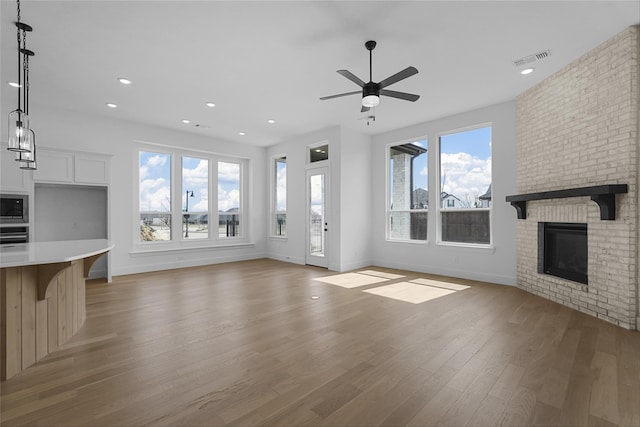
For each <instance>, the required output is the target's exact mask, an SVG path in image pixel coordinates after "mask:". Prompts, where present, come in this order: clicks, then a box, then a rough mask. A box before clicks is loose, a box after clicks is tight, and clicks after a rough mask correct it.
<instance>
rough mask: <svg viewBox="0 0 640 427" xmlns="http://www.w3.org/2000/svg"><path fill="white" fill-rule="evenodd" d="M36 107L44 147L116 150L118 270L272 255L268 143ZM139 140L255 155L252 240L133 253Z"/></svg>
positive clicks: (113, 217)
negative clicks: (267, 226)
mask: <svg viewBox="0 0 640 427" xmlns="http://www.w3.org/2000/svg"><path fill="white" fill-rule="evenodd" d="M3 104H4V103H3ZM4 109H5V108H3V110H4ZM33 111H34V114H33V116H34V120H33V121H32V124H33V127H34V129H36V130H37V132H38V146H39V147H41V148H45V147H47V148H52V149H57V150H68V151H71V152H78V151H81V152H92V153H101V154H109V155H112V156H113V157H112V158H111V183H110V195H111V200H110V203H109V207H110V212H109V218H110V221H111V227H110V234H111V235H110V236H109V237H110V239H111V240H113V242H114V243H115V248H114V249H113V250H112V254H111V263H112V264H111V268H112V274H113V275H121V274H129V273H138V272H144V271H152V270H162V269H169V268H178V267H186V266H194V265H203V264H213V263H219V262H227V261H237V260H244V259H254V258H260V257H265V256H266V246H265V236H266V229H265V221H264V218H265V215H266V213H267V212H268V210H267V209H266V198H265V194H266V192H267V191H268V186H267V185H266V183H265V180H264V176H265V174H266V172H265V162H264V156H265V149H264V148H261V147H255V146H251V145H247V144H238V143H231V142H227V141H221V140H216V139H213V138H209V137H207V136H206V133H205V132H203V136H199V135H196V134H190V133H183V132H175V131H172V130H168V129H163V128H158V127H151V126H146V125H143V124H139V123H132V122H128V121H124V120H116V119H110V118H105V117H98V116H89V115H84V114H81V113H77V112H73V113H72V112H66V111H64V110H60V109H51V108H47V107H44V106H37V108H36V107H33ZM36 111H37V114H36V113H35V112H36ZM3 130H4V129H3ZM5 132H6V131H5ZM136 141H145V142H151V143H156V144H165V145H171V146H178V147H182V148H184V149H193V150H202V151H206V152H213V153H219V154H224V155H228V156H234V157H241V158H246V159H249V161H250V163H251V166H250V169H251V172H250V178H249V181H250V182H249V183H248V185H247V186H246V188H248V189H249V192H250V196H249V204H250V210H249V213H250V215H249V218H247V221H248V225H249V227H250V229H251V243H250V244H249V245H245V246H238V247H218V248H198V249H184V250H174V251H170V252H156V253H133V249H134V243H135V242H134V240H137V239H136V237H137V236H136V233H135V230H136V225H135V224H134V221H135V215H134V212H135V211H136V209H137V197H138V194H137V187H138V186H137V184H136V183H137V180H138V176H137V173H136V171H137V162H138V154H137V152H138V151H137V150H138V146H139V144H138V143H137V142H136Z"/></svg>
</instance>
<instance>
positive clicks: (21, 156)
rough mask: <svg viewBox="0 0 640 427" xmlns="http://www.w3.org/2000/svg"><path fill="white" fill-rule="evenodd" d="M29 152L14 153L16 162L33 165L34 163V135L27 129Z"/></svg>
mask: <svg viewBox="0 0 640 427" xmlns="http://www.w3.org/2000/svg"><path fill="white" fill-rule="evenodd" d="M29 135H30V136H31V137H30V143H31V151H18V152H16V162H25V163H33V162H35V161H36V134H35V132H34V131H33V130H32V129H29Z"/></svg>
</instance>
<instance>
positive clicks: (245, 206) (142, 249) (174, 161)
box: [129, 141, 255, 254]
mask: <svg viewBox="0 0 640 427" xmlns="http://www.w3.org/2000/svg"><path fill="white" fill-rule="evenodd" d="M134 142H135V143H136V144H134V145H133V150H134V151H133V155H134V156H135V161H134V162H133V176H134V177H135V182H136V184H135V185H136V189H135V191H133V192H132V193H133V195H132V197H133V200H132V202H133V203H132V206H133V210H132V211H133V227H132V236H133V247H132V249H131V250H130V251H129V253H131V254H143V253H158V252H171V251H184V250H190V249H205V248H233V247H242V246H250V245H254V244H255V243H254V242H253V241H252V234H251V227H250V224H249V221H248V218H249V215H248V212H249V211H250V209H251V206H250V205H249V200H250V199H249V194H248V193H249V192H248V191H247V189H248V181H249V179H250V169H251V167H250V165H251V160H250V159H247V158H243V157H235V156H229V155H221V154H219V153H215V152H210V151H204V150H195V149H184V148H181V147H176V146H171V145H166V144H156V143H153V142H147V141H134ZM141 151H145V152H153V153H158V154H166V155H169V156H170V157H171V187H170V188H171V189H170V191H171V199H172V200H171V212H169V214H171V233H172V240H165V241H157V242H142V241H140V238H139V236H140V212H141V211H140V152H141ZM183 157H195V158H201V159H207V160H208V162H209V216H210V217H212V216H213V214H215V218H216V220H215V222H216V224H217V222H218V186H217V183H218V162H219V161H221V162H228V163H238V164H239V165H240V208H239V211H238V214H239V216H240V217H241V221H242V223H241V224H242V225H241V227H242V228H241V235H240V236H238V237H222V238H221V237H219V236H218V229H217V226H216V228H215V230H212V229H211V228H210V229H209V237H208V238H206V239H196V240H185V239H183V238H182V237H181V226H182V222H181V220H182V213H183V212H182V206H181V201H182V194H181V193H182V158H183ZM176 200H178V201H180V203H178V202H176ZM176 218H179V219H180V221H176ZM178 222H179V224H178ZM176 229H178V231H177V233H178V234H175V233H176ZM176 236H179V238H177V237H176Z"/></svg>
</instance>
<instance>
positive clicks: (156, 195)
mask: <svg viewBox="0 0 640 427" xmlns="http://www.w3.org/2000/svg"><path fill="white" fill-rule="evenodd" d="M139 167H140V173H139V184H140V185H139V195H140V197H139V209H140V241H142V242H149V241H166V240H171V155H169V154H163V153H151V152H147V151H141V152H140V153H139Z"/></svg>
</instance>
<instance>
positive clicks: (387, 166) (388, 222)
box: [385, 135, 430, 244]
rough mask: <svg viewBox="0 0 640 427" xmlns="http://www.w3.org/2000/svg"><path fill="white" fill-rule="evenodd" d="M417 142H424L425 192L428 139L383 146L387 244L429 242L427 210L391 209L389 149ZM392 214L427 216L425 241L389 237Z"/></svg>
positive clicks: (424, 137)
mask: <svg viewBox="0 0 640 427" xmlns="http://www.w3.org/2000/svg"><path fill="white" fill-rule="evenodd" d="M418 141H424V143H425V145H426V146H425V147H423V148H425V149H426V150H427V151H426V154H427V188H426V190H427V191H429V181H430V176H429V173H428V171H429V170H430V168H429V149H430V147H429V139H428V137H427V136H426V135H423V136H419V137H416V138H411V139H406V140H404V141H397V142H392V143H389V144H386V145H385V171H386V173H385V177H386V180H385V181H386V182H385V188H386V191H385V239H386V241H387V242H399V243H410V244H427V243H428V242H429V208H428V207H427V208H423V209H413V208H410V209H400V210H394V209H391V167H390V164H391V149H392V148H393V147H396V146H400V145H404V144H411V143H413V142H418ZM429 205H430V201H429V200H427V206H429ZM394 213H408V214H409V218H411V215H412V214H415V213H424V214H426V215H427V237H426V239H424V240H423V239H411V238H408V239H400V238H397V237H392V236H391V232H392V230H391V215H392V214H394ZM409 234H411V231H409Z"/></svg>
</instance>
